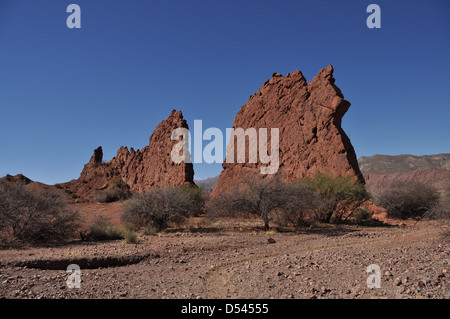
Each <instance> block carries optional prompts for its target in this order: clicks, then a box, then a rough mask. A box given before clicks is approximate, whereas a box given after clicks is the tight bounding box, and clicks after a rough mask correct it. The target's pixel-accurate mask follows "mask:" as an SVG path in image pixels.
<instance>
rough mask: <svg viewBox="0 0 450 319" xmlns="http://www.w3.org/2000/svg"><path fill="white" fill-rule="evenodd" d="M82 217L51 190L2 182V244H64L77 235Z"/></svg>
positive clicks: (0, 201)
mask: <svg viewBox="0 0 450 319" xmlns="http://www.w3.org/2000/svg"><path fill="white" fill-rule="evenodd" d="M80 220H81V219H80V216H79V214H78V213H77V212H76V211H74V210H73V209H72V208H71V207H69V206H68V205H67V203H66V201H65V199H64V198H63V197H62V196H61V195H59V194H56V193H53V192H50V191H48V190H45V189H44V190H41V191H33V190H30V189H28V188H27V187H26V186H24V185H20V184H11V183H1V184H0V241H1V243H2V244H3V245H12V246H17V245H35V244H49V243H61V242H65V241H68V240H70V239H73V238H75V236H76V233H77V230H78V229H79V227H80Z"/></svg>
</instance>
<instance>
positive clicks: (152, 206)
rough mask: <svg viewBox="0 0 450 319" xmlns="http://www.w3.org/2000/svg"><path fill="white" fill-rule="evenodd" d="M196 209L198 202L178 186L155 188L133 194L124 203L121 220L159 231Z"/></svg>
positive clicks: (176, 223)
mask: <svg viewBox="0 0 450 319" xmlns="http://www.w3.org/2000/svg"><path fill="white" fill-rule="evenodd" d="M198 211H199V207H198V204H197V203H196V202H195V200H194V199H193V198H192V196H191V195H190V194H189V193H188V192H186V191H183V190H182V189H180V188H157V189H153V190H150V191H148V192H146V193H143V194H136V195H135V196H133V198H132V199H130V200H129V202H128V203H127V204H126V207H125V209H124V213H123V216H122V220H123V222H125V223H130V224H132V225H134V226H135V227H136V228H137V229H140V228H143V227H149V226H153V227H155V228H157V229H158V230H160V231H161V230H164V229H166V228H167V227H168V226H169V225H170V224H175V225H181V224H182V223H183V222H184V221H185V220H186V218H188V217H189V216H192V214H193V213H194V212H198Z"/></svg>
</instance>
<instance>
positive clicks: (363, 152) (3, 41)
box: [0, 0, 450, 184]
mask: <svg viewBox="0 0 450 319" xmlns="http://www.w3.org/2000/svg"><path fill="white" fill-rule="evenodd" d="M71 3H76V4H78V5H80V7H81V24H82V28H81V29H68V28H67V26H66V18H67V16H68V15H69V14H68V13H66V8H67V6H68V5H69V4H71ZM371 3H376V4H379V5H380V7H381V29H368V28H367V27H366V18H367V16H368V15H369V14H368V13H366V8H367V6H368V5H369V4H371ZM449 59H450V1H448V0H428V1H425V0H421V1H413V0H409V1H379V0H370V1H364V0H354V1H350V0H347V1H333V0H330V1H301V0H292V1H283V0H281V1H273V0H270V1H266V0H239V1H231V0H227V1H216V0H210V1H206V0H205V1H193V0H177V1H175V0H161V1H154V0H148V1H144V0H140V1H138V0H126V1H125V0H121V1H116V0H115V1H113V0H95V1H92V0H71V1H65V0H0V112H1V113H0V115H1V125H0V152H1V153H0V176H3V175H5V174H7V173H9V174H18V173H23V174H24V175H26V176H27V177H29V178H31V179H33V180H37V181H42V182H45V183H49V184H54V183H57V182H64V181H68V180H71V179H74V178H78V176H79V173H80V172H81V169H82V168H83V165H84V164H85V163H86V162H87V161H88V160H89V158H90V156H91V155H92V152H93V150H94V148H96V147H97V146H99V145H102V146H103V150H104V157H105V159H106V160H109V159H111V158H112V157H113V156H114V155H115V154H116V151H117V149H118V148H119V147H120V146H121V145H124V146H129V147H134V148H135V149H138V148H142V147H144V146H145V145H147V144H148V138H149V136H150V134H151V132H152V131H153V130H154V128H155V127H156V125H157V124H158V123H159V122H160V121H161V120H163V119H165V118H167V116H168V115H169V113H170V111H171V110H172V109H174V108H175V109H180V110H182V111H183V114H184V116H185V118H186V119H187V121H188V124H189V125H191V126H192V125H193V122H194V120H195V119H202V120H203V125H204V127H218V128H220V129H222V130H224V131H225V128H227V127H231V125H232V123H233V119H234V116H235V114H236V113H237V112H238V110H239V109H240V107H241V106H242V105H243V104H245V103H246V102H247V100H248V98H249V96H250V95H251V94H253V93H254V92H256V91H257V90H258V88H259V87H260V86H261V85H262V84H263V83H264V81H265V80H266V79H268V78H270V77H271V75H272V73H273V72H279V73H282V74H284V75H285V74H286V73H288V72H291V71H294V70H296V69H300V70H301V71H302V72H303V74H304V75H305V76H306V78H307V80H308V81H309V80H311V79H312V78H313V77H314V76H315V75H316V74H317V72H318V71H319V70H320V69H321V68H323V67H326V66H327V65H329V64H332V65H333V66H334V68H335V78H336V84H337V85H338V86H339V87H340V88H341V90H342V92H343V94H344V96H345V98H346V99H348V100H349V101H350V102H351V103H352V106H351V108H350V110H349V111H348V113H347V114H346V116H345V117H344V120H343V128H344V130H345V131H346V132H347V134H348V135H349V137H350V139H351V141H352V143H353V146H354V147H355V150H356V154H357V156H358V157H360V156H370V155H373V154H392V155H395V154H402V153H410V154H416V155H421V154H435V153H443V152H450V147H449V146H450V125H449V123H450V63H449ZM194 168H195V178H196V179H203V178H206V177H209V176H214V175H217V174H218V173H220V171H221V165H220V164H214V165H207V164H201V165H199V164H196V165H195V166H194Z"/></svg>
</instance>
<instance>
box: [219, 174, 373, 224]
mask: <svg viewBox="0 0 450 319" xmlns="http://www.w3.org/2000/svg"><path fill="white" fill-rule="evenodd" d="M369 198H370V195H369V193H367V191H366V190H365V189H364V185H363V184H361V183H359V182H357V181H355V179H354V178H352V177H347V176H337V177H331V176H327V175H323V174H318V175H315V176H314V177H311V178H304V179H302V180H301V181H299V182H298V183H286V182H283V181H282V180H281V179H280V177H279V176H276V177H274V178H265V179H262V178H257V177H248V178H246V179H244V181H243V182H242V183H241V185H239V187H236V188H235V189H234V190H232V191H231V192H228V193H225V194H221V195H219V196H217V197H215V198H213V199H212V203H211V207H212V210H213V211H215V212H218V213H219V214H221V215H223V216H243V217H246V216H248V215H256V216H259V217H260V218H261V220H262V221H263V222H264V229H266V230H267V229H269V223H270V222H271V221H275V222H277V223H279V224H290V225H293V226H295V227H300V226H305V225H310V224H311V223H314V222H322V223H341V222H347V221H352V222H358V221H360V220H362V219H367V218H368V216H367V214H364V213H366V212H364V211H361V209H360V206H361V204H362V203H363V202H365V201H366V200H368V199H369ZM355 213H357V215H358V216H353V215H354V214H355ZM352 217H353V218H352ZM355 217H357V218H355Z"/></svg>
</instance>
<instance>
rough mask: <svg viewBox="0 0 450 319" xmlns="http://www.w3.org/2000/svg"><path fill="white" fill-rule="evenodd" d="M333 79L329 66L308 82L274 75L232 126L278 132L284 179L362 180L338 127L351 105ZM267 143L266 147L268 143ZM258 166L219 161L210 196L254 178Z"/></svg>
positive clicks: (293, 75)
mask: <svg viewBox="0 0 450 319" xmlns="http://www.w3.org/2000/svg"><path fill="white" fill-rule="evenodd" d="M334 81H335V80H334V78H333V67H332V66H331V65H330V66H328V67H327V68H325V69H322V70H320V72H319V73H318V74H317V76H316V77H314V79H313V80H312V81H311V82H309V83H307V81H306V79H305V78H304V77H303V74H302V73H301V72H300V71H298V70H297V71H294V72H293V73H291V74H288V75H287V76H286V77H283V76H282V75H281V74H279V73H274V74H273V77H272V79H270V80H267V81H266V82H265V83H264V84H263V86H262V87H261V88H260V89H259V90H258V92H257V93H255V94H253V95H252V96H251V97H250V99H249V101H248V102H247V103H246V104H245V105H244V106H243V107H242V108H241V109H240V111H239V112H238V114H237V115H236V117H235V119H234V124H233V128H243V129H244V130H245V129H247V128H251V127H253V128H256V129H257V130H258V129H260V128H268V135H269V136H270V133H269V131H270V130H269V129H270V128H279V163H280V168H279V171H280V172H281V174H282V176H283V177H284V178H285V179H286V180H295V179H299V178H302V177H304V176H312V175H314V174H315V173H319V172H320V173H325V174H329V175H334V176H335V175H344V174H348V175H353V176H357V178H359V179H360V180H361V181H364V178H363V176H362V174H361V172H360V170H359V167H358V161H357V159H356V155H355V151H354V149H353V146H352V145H351V143H350V140H349V138H348V137H347V135H346V134H345V132H344V131H343V130H342V128H341V120H342V117H343V116H344V114H345V113H346V112H347V110H348V108H349V107H350V103H349V102H348V101H346V100H345V99H344V96H343V95H342V93H341V91H340V90H339V88H338V87H336V86H335V85H334ZM268 145H269V149H270V141H269V142H268ZM235 153H236V148H235ZM246 156H247V157H246V159H248V145H247V146H246ZM260 166H261V163H260V162H258V163H256V164H250V163H248V161H247V160H246V163H244V164H237V163H224V164H223V171H222V173H221V175H220V179H219V182H218V183H217V185H216V187H215V189H214V192H213V193H214V194H216V193H219V192H222V191H226V190H228V189H230V188H231V187H232V186H233V184H235V182H237V181H238V180H239V179H240V178H241V177H242V175H243V174H245V173H252V174H259V173H260V170H259V167H260Z"/></svg>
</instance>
